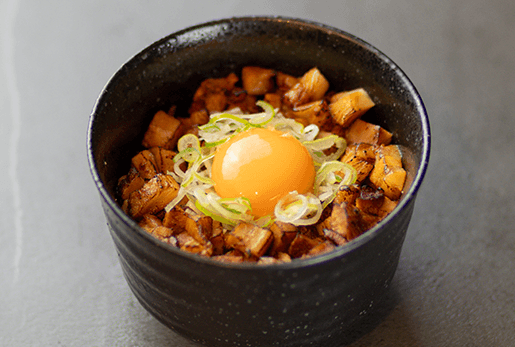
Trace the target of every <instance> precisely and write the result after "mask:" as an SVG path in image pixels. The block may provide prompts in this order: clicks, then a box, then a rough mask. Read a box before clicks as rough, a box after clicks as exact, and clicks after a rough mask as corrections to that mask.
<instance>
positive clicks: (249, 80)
mask: <svg viewBox="0 0 515 347" xmlns="http://www.w3.org/2000/svg"><path fill="white" fill-rule="evenodd" d="M274 76H275V71H274V70H272V69H265V68H262V67H258V66H245V67H244V68H243V69H242V70H241V83H242V85H243V89H245V90H246V91H247V93H248V94H250V95H264V94H266V93H268V92H270V91H271V90H272V89H273V88H274V87H275V86H274Z"/></svg>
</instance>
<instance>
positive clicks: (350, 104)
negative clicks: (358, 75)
mask: <svg viewBox="0 0 515 347" xmlns="http://www.w3.org/2000/svg"><path fill="white" fill-rule="evenodd" d="M330 101H331V102H330V103H329V111H330V112H331V115H332V116H333V119H334V120H335V121H336V123H338V124H340V125H341V126H342V127H344V128H346V127H348V126H349V125H351V123H352V122H354V121H355V120H356V119H357V118H359V117H361V116H362V115H363V114H364V113H365V112H367V111H368V110H369V109H371V108H372V107H373V106H374V105H375V104H374V102H373V101H372V99H371V98H370V96H369V95H368V93H367V92H366V91H365V90H364V89H363V88H358V89H354V90H351V91H345V92H340V93H337V94H335V95H333V96H332V97H331V99H330Z"/></svg>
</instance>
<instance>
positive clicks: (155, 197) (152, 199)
mask: <svg viewBox="0 0 515 347" xmlns="http://www.w3.org/2000/svg"><path fill="white" fill-rule="evenodd" d="M178 191H179V184H178V183H177V182H176V181H175V180H174V179H173V177H172V176H170V175H163V174H157V175H156V176H154V177H153V178H152V179H150V180H149V181H148V182H146V183H145V184H144V185H143V187H141V188H140V189H138V190H136V191H134V192H132V193H131V194H130V195H129V198H128V199H127V200H125V202H124V206H123V207H124V210H125V211H126V212H127V213H128V214H129V215H130V216H131V217H133V218H134V219H139V218H141V217H142V216H143V215H145V214H147V213H152V214H154V213H157V212H159V211H161V210H162V209H163V208H165V206H166V205H168V203H169V202H170V201H172V200H173V199H174V198H175V197H176V196H177V192H178Z"/></svg>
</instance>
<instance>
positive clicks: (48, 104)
mask: <svg viewBox="0 0 515 347" xmlns="http://www.w3.org/2000/svg"><path fill="white" fill-rule="evenodd" d="M198 3H199V1H197V2H192V1H174V2H171V1H169V2H161V3H159V2H147V1H135V0H130V1H124V2H120V1H98V0H93V1H84V0H77V1H73V2H63V1H56V0H49V1H44V2H43V1H35V0H2V1H0V121H1V123H0V124H1V125H0V146H1V148H3V151H2V154H0V166H1V168H2V170H0V181H1V182H2V185H1V188H0V189H1V196H2V198H1V199H0V283H1V286H0V345H2V346H59V345H61V346H82V345H89V346H168V345H174V346H185V347H194V346H196V345H195V344H193V343H191V342H189V341H186V340H185V339H183V338H182V337H180V336H177V335H176V334H175V333H174V332H172V331H170V330H168V329H167V328H165V327H164V326H162V325H161V324H160V323H159V322H157V321H156V320H155V319H154V318H152V317H151V316H150V315H149V314H148V313H147V312H146V311H145V310H144V309H143V308H142V307H141V306H140V305H139V303H138V302H137V301H136V299H135V298H134V296H133V295H132V293H131V292H130V290H129V288H128V286H127V284H126V282H125V279H124V278H123V275H122V272H121V269H120V266H119V264H118V260H117V255H116V252H115V250H114V247H113V244H112V241H111V239H110V236H109V234H108V231H107V227H106V225H105V218H104V215H103V212H102V210H101V207H100V201H99V197H98V194H97V193H96V191H95V187H94V185H93V182H92V179H91V175H90V173H89V169H88V163H87V159H86V130H87V124H88V120H89V119H88V117H89V113H90V111H91V109H92V107H93V104H94V102H95V99H96V97H97V96H98V94H99V92H100V90H101V89H102V87H103V86H104V84H105V83H106V82H107V80H108V79H109V77H110V76H111V75H112V74H113V73H114V72H115V71H116V70H117V68H118V67H119V66H120V65H121V64H122V63H124V62H125V61H126V60H127V59H128V58H129V57H131V56H132V55H134V54H135V53H137V52H138V51H139V50H141V49H142V48H143V47H145V46H147V45H148V44H149V43H151V42H153V41H155V40H157V39H159V38H161V37H163V36H165V35H167V34H169V33H171V32H174V31H177V30H179V29H181V28H184V27H186V26H190V25H193V24H198V23H201V22H204V21H208V20H211V19H218V18H224V17H230V16H237V15H259V14H271V15H283V16H291V17H300V18H307V19H311V20H315V21H319V22H324V23H326V24H329V25H332V26H335V27H338V28H341V29H343V30H346V31H348V32H350V33H352V34H354V35H356V36H358V37H361V38H363V39H364V40H366V41H368V42H369V43H371V44H372V45H374V46H376V47H377V48H379V49H380V50H381V51H383V52H384V53H385V54H387V55H388V56H389V57H390V58H392V59H393V60H394V61H395V62H396V63H397V64H399V65H400V66H401V68H402V69H403V70H404V71H405V72H406V73H407V74H408V76H410V78H411V79H412V81H413V82H414V84H415V85H416V86H417V88H418V90H419V92H420V93H421V95H422V98H423V99H424V101H425V104H426V107H427V109H428V113H429V116H430V121H431V126H432V135H433V138H432V144H433V145H432V157H431V163H430V167H429V171H428V174H427V177H426V181H425V183H424V186H423V187H422V190H421V191H420V193H419V197H418V199H417V204H416V207H415V212H414V216H413V219H412V223H411V225H410V229H409V231H408V235H407V238H406V242H405V244H404V248H403V252H402V255H401V261H400V264H399V268H398V271H397V274H396V276H395V278H394V280H393V283H392V287H391V293H390V295H389V297H388V300H387V302H386V303H384V304H383V305H381V307H379V312H378V314H377V316H376V317H372V318H371V320H370V324H369V326H367V327H364V328H363V331H359V332H356V335H357V338H356V340H355V341H354V342H353V343H352V344H351V345H350V346H352V347H358V346H371V345H373V346H427V347H429V346H431V347H432V346H510V345H515V329H514V327H515V274H514V271H515V270H514V269H515V233H514V231H513V225H514V224H515V203H514V198H513V197H514V196H515V184H513V182H514V180H515V161H514V160H513V153H514V150H515V137H514V136H513V129H515V116H514V112H513V110H514V109H515V98H514V97H513V96H514V95H515V83H514V81H515V20H514V18H515V17H514V16H515V3H514V2H510V1H503V0H493V1H490V2H483V1H479V0H472V1H469V2H467V6H464V4H462V2H460V1H457V0H450V1H441V0H437V1H436V2H430V3H429V2H422V1H419V2H412V1H405V0H393V1H388V2H385V1H358V0H352V1H345V2H342V1H335V0H332V1H326V2H308V1H305V2H294V1H279V0H278V1H273V2H272V1H267V2H243V1H234V0H233V1H220V2H211V1H210V2H208V1H205V2H204V3H203V4H202V6H199V4H198Z"/></svg>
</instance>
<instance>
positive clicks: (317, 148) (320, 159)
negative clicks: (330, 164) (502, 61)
mask: <svg viewBox="0 0 515 347" xmlns="http://www.w3.org/2000/svg"><path fill="white" fill-rule="evenodd" d="M302 144H303V145H304V146H306V148H307V149H308V150H309V151H310V153H311V154H312V156H313V160H314V161H315V162H317V163H318V164H322V163H324V162H327V161H333V160H337V159H338V158H340V157H341V156H342V154H343V153H344V152H345V149H346V148H347V141H345V139H344V138H343V137H340V136H338V135H329V136H326V137H323V138H320V139H316V140H312V141H304V142H303V143H302ZM333 146H336V151H335V152H334V153H331V154H328V155H327V154H325V153H324V152H323V151H324V150H327V149H330V148H332V147H333Z"/></svg>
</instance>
